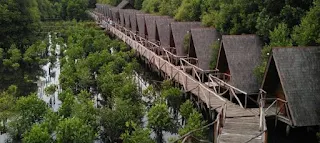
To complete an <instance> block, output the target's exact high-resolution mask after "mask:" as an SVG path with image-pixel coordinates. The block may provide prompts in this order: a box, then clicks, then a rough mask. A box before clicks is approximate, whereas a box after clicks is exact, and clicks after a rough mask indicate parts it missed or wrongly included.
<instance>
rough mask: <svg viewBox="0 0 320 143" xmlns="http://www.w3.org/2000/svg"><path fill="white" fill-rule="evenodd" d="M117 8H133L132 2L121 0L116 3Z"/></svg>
mask: <svg viewBox="0 0 320 143" xmlns="http://www.w3.org/2000/svg"><path fill="white" fill-rule="evenodd" d="M117 8H119V9H134V7H133V4H132V3H131V2H130V1H129V0H122V1H121V3H119V4H118V5H117Z"/></svg>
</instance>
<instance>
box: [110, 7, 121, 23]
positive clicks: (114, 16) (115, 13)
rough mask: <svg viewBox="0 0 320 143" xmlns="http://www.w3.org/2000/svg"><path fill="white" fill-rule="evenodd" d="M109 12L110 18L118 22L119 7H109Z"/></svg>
mask: <svg viewBox="0 0 320 143" xmlns="http://www.w3.org/2000/svg"><path fill="white" fill-rule="evenodd" d="M111 13H112V20H113V21H114V22H117V23H119V22H120V15H119V9H118V8H111Z"/></svg>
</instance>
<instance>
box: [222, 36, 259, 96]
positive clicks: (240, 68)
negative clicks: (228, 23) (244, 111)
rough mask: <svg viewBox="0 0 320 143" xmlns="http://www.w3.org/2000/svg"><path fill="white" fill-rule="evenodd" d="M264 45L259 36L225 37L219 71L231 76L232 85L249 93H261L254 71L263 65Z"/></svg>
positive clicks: (223, 38) (223, 37)
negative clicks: (262, 52) (262, 53)
mask: <svg viewBox="0 0 320 143" xmlns="http://www.w3.org/2000/svg"><path fill="white" fill-rule="evenodd" d="M261 49H262V43H261V41H260V39H259V37H258V36H257V35H223V36H222V46H221V47H220V51H219V56H218V60H217V69H219V71H220V72H222V73H227V74H230V75H231V79H230V81H229V82H230V84H231V85H233V86H235V87H236V88H239V89H240V90H242V91H244V92H247V94H249V95H250V94H255V93H258V92H259V87H260V83H259V82H258V79H257V77H256V76H255V75H254V69H255V68H256V67H257V66H259V65H260V63H261Z"/></svg>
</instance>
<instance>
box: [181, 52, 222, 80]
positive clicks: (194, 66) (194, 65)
mask: <svg viewBox="0 0 320 143" xmlns="http://www.w3.org/2000/svg"><path fill="white" fill-rule="evenodd" d="M180 66H181V69H182V70H183V71H184V72H188V70H191V71H190V72H191V73H190V74H191V75H192V76H193V77H194V78H195V79H197V80H198V81H199V82H202V83H205V82H206V81H207V79H208V78H209V74H211V73H215V72H217V70H203V69H201V68H199V67H198V59H197V58H192V57H188V58H180Z"/></svg>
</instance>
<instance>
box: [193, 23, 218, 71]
mask: <svg viewBox="0 0 320 143" xmlns="http://www.w3.org/2000/svg"><path fill="white" fill-rule="evenodd" d="M220 39H221V35H220V34H219V33H218V32H217V30H216V29H214V28H194V29H191V44H190V45H191V46H190V49H189V52H188V54H189V57H194V58H197V59H198V63H197V66H198V67H199V68H200V69H203V70H210V62H211V60H212V58H213V57H212V51H213V45H214V44H219V43H220Z"/></svg>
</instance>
